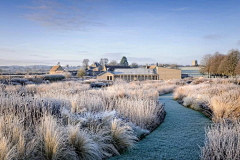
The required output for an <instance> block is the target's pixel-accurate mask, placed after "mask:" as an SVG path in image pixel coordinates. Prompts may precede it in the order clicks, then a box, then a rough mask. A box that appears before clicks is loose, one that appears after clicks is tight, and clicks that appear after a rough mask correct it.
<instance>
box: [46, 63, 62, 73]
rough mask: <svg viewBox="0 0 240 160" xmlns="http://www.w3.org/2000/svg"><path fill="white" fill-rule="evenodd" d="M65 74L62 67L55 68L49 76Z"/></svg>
mask: <svg viewBox="0 0 240 160" xmlns="http://www.w3.org/2000/svg"><path fill="white" fill-rule="evenodd" d="M63 72H64V69H63V68H62V66H61V65H57V66H53V67H52V68H51V70H50V71H49V74H62V73H63Z"/></svg>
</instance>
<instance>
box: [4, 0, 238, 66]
mask: <svg viewBox="0 0 240 160" xmlns="http://www.w3.org/2000/svg"><path fill="white" fill-rule="evenodd" d="M239 17H240V1H239V0H235V1H231V0H224V1H223V0H192V1H189V0H181V1H179V0H175V1H172V0H24V1H23V0H21V1H20V0H6V1H5V0H4V1H1V3H0V23H1V24H0V56H1V57H0V65H34V64H43V65H55V64H56V63H57V62H61V64H63V65H66V64H69V65H81V62H82V60H83V59H85V58H88V59H89V60H90V62H92V61H99V60H100V58H108V59H109V60H117V61H120V59H121V57H122V56H126V57H127V58H128V60H129V61H130V63H131V62H138V63H140V64H145V63H156V62H159V63H177V64H183V65H186V64H191V62H192V60H194V59H197V60H199V61H200V60H201V57H202V56H203V55H204V54H209V53H214V52H216V51H219V52H221V53H224V54H225V53H227V52H228V51H229V50H230V49H239V48H240V37H239V35H240V18H239Z"/></svg>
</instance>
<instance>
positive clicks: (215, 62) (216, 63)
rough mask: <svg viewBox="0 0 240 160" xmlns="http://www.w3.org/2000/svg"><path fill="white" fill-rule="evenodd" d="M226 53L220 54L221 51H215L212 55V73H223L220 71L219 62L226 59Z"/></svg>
mask: <svg viewBox="0 0 240 160" xmlns="http://www.w3.org/2000/svg"><path fill="white" fill-rule="evenodd" d="M224 57H225V56H224V55H223V54H220V53H219V52H216V53H214V55H213V56H212V57H211V64H210V69H209V70H210V73H211V74H212V75H214V76H219V75H221V72H219V64H221V62H222V61H223V59H224Z"/></svg>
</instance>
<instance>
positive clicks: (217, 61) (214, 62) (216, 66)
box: [199, 50, 240, 78]
mask: <svg viewBox="0 0 240 160" xmlns="http://www.w3.org/2000/svg"><path fill="white" fill-rule="evenodd" d="M201 65H202V68H201V69H200V71H199V72H200V73H201V74H205V73H207V75H208V77H209V78H210V77H211V76H213V77H223V76H225V77H229V76H230V77H234V76H236V75H240V52H239V51H238V50H230V51H229V52H228V54H226V55H224V54H221V53H219V52H216V53H214V54H206V55H204V56H203V58H202V60H201Z"/></svg>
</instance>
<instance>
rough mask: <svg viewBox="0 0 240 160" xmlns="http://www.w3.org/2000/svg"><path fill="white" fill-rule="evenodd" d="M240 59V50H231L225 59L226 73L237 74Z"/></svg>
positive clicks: (224, 67)
mask: <svg viewBox="0 0 240 160" xmlns="http://www.w3.org/2000/svg"><path fill="white" fill-rule="evenodd" d="M239 59H240V52H239V51H238V50H230V51H229V53H228V54H227V55H226V56H225V58H224V60H223V62H224V63H223V64H222V65H223V69H224V73H225V74H226V75H229V76H231V77H233V76H235V68H236V66H237V64H238V62H239Z"/></svg>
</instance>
